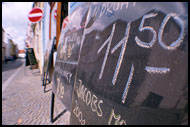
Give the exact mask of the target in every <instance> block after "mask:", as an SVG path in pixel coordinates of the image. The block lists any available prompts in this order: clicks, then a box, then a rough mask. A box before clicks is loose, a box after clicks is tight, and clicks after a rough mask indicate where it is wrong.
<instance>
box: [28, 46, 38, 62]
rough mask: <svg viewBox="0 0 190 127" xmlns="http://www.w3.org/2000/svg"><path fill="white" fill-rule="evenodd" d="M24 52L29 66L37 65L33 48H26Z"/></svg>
mask: <svg viewBox="0 0 190 127" xmlns="http://www.w3.org/2000/svg"><path fill="white" fill-rule="evenodd" d="M26 52H27V56H28V59H29V63H30V65H35V64H37V62H36V57H35V54H34V50H33V48H27V49H26Z"/></svg>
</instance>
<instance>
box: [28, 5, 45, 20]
mask: <svg viewBox="0 0 190 127" xmlns="http://www.w3.org/2000/svg"><path fill="white" fill-rule="evenodd" d="M42 17H43V11H42V10H41V9H40V8H33V9H32V10H31V11H30V13H29V15H28V19H29V20H30V21H31V22H33V23H36V22H38V21H40V20H41V19H42Z"/></svg>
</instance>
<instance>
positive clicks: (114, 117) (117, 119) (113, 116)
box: [108, 109, 126, 125]
mask: <svg viewBox="0 0 190 127" xmlns="http://www.w3.org/2000/svg"><path fill="white" fill-rule="evenodd" d="M120 119H121V115H116V114H115V112H114V109H112V110H111V114H110V117H109V120H108V125H111V123H112V121H113V122H114V125H126V122H125V120H120Z"/></svg>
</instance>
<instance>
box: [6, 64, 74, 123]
mask: <svg viewBox="0 0 190 127" xmlns="http://www.w3.org/2000/svg"><path fill="white" fill-rule="evenodd" d="M21 67H22V69H21V70H20V71H19V72H18V74H17V75H16V76H15V77H14V78H13V80H12V82H11V84H9V85H8V86H7V88H6V89H5V91H4V92H3V93H2V124H3V125H68V124H69V118H70V112H69V111H66V112H65V113H64V114H62V115H61V117H59V118H58V119H57V120H56V121H55V122H54V123H51V122H50V104H51V93H52V91H51V90H50V91H49V92H46V93H44V92H43V87H42V81H41V76H40V72H39V69H34V70H29V66H28V67H25V66H24V65H22V66H21ZM51 85H52V84H49V85H48V86H47V90H48V89H51ZM64 110H65V106H64V105H63V104H62V103H61V102H60V101H59V100H58V99H57V98H56V97H55V107H54V118H55V117H56V116H58V115H59V114H60V113H61V112H63V111H64Z"/></svg>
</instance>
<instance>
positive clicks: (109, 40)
mask: <svg viewBox="0 0 190 127" xmlns="http://www.w3.org/2000/svg"><path fill="white" fill-rule="evenodd" d="M157 15H158V14H157V13H150V14H146V15H144V16H143V18H142V21H141V23H140V25H139V31H144V30H149V31H151V32H152V33H153V38H152V40H151V41H150V42H149V43H147V42H143V41H141V40H140V39H139V38H138V37H137V36H135V41H136V43H137V45H138V46H140V47H142V48H151V47H152V46H153V45H154V44H155V42H156V36H157V33H156V31H155V30H154V28H153V27H151V26H143V25H144V22H145V20H146V19H148V18H153V17H156V16H157ZM171 17H173V18H174V20H175V21H176V22H177V24H178V25H179V26H180V28H181V33H180V35H179V37H178V39H177V40H176V41H174V42H172V44H170V46H166V45H165V44H164V42H163V41H162V36H163V31H164V27H165V26H166V24H167V22H168V20H169V19H170V18H171ZM115 26H116V23H114V24H113V27H112V31H111V33H110V36H109V37H108V38H107V39H106V41H105V42H104V43H103V44H102V45H101V47H100V48H99V49H98V51H97V54H99V53H100V52H101V51H102V49H103V48H104V47H105V46H106V45H107V49H106V53H105V56H104V60H103V63H102V66H101V70H100V74H99V79H101V78H102V75H103V72H104V68H105V66H106V61H107V58H108V54H109V52H110V47H111V43H112V39H113V36H114V32H115ZM130 29H131V22H129V23H128V24H127V28H126V31H125V34H124V37H123V38H122V39H121V40H120V41H119V42H118V43H117V44H116V46H115V47H114V48H113V49H111V54H113V53H114V52H115V50H117V49H118V48H119V47H120V46H122V48H121V52H120V56H119V58H118V62H117V65H116V68H115V72H114V76H113V78H112V84H113V85H115V83H116V81H117V76H118V74H119V71H120V67H121V64H122V61H123V57H124V53H125V52H126V46H127V41H128V39H129V32H130ZM183 38H184V23H183V21H182V20H181V19H180V18H179V17H178V16H177V14H175V13H170V14H168V15H166V16H165V18H164V19H163V21H162V23H161V27H160V29H159V33H158V42H159V44H160V46H161V47H162V48H164V49H166V50H175V49H177V47H179V46H180V44H181V43H182V42H183ZM145 70H146V71H147V72H149V73H160V74H164V73H167V72H170V68H164V67H159V68H158V67H148V66H147V67H145ZM133 73H134V66H133V65H132V67H131V72H130V75H129V78H128V81H127V83H126V87H125V90H124V92H123V96H122V102H123V103H125V101H126V97H127V93H128V89H129V86H130V84H131V81H132V77H133Z"/></svg>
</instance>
